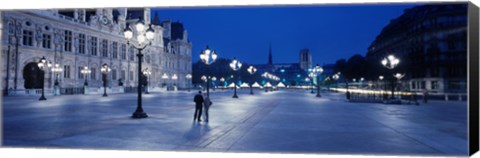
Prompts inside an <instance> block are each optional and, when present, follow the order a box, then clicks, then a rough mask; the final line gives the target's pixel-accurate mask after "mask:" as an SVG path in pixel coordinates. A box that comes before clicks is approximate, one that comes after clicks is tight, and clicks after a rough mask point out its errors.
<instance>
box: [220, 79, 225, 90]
mask: <svg viewBox="0 0 480 158" xmlns="http://www.w3.org/2000/svg"><path fill="white" fill-rule="evenodd" d="M220 82H221V83H222V85H223V88H225V78H223V77H222V78H220Z"/></svg>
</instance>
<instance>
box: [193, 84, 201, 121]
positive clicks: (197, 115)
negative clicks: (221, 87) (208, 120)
mask: <svg viewBox="0 0 480 158" xmlns="http://www.w3.org/2000/svg"><path fill="white" fill-rule="evenodd" d="M193 101H194V102H195V113H194V114H193V121H195V119H197V121H202V120H200V117H201V116H202V104H203V101H204V100H203V96H202V91H198V94H197V95H195V97H194V98H193Z"/></svg>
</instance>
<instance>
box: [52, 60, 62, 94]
mask: <svg viewBox="0 0 480 158" xmlns="http://www.w3.org/2000/svg"><path fill="white" fill-rule="evenodd" d="M62 71H63V69H62V68H61V67H60V66H59V65H58V64H55V66H54V67H52V72H53V75H54V76H55V82H54V85H55V87H54V92H53V94H54V95H57V90H58V89H59V87H58V86H59V85H60V83H59V82H58V75H59V73H60V72H62ZM59 94H60V93H59Z"/></svg>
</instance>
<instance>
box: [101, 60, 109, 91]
mask: <svg viewBox="0 0 480 158" xmlns="http://www.w3.org/2000/svg"><path fill="white" fill-rule="evenodd" d="M100 71H101V72H102V81H103V97H106V96H108V95H107V74H108V72H110V67H108V64H103V65H102V67H101V68H100Z"/></svg>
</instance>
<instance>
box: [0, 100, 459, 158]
mask: <svg viewBox="0 0 480 158" xmlns="http://www.w3.org/2000/svg"><path fill="white" fill-rule="evenodd" d="M232 92H233V91H230V90H228V91H227V90H225V91H222V90H216V91H212V92H211V94H210V95H211V99H212V101H213V105H212V107H211V108H210V120H209V121H210V122H208V123H206V122H200V123H197V122H194V121H193V112H194V103H193V95H194V94H195V93H196V92H194V91H192V92H170V93H166V92H163V93H151V94H146V95H144V97H143V98H144V99H143V101H144V106H143V108H144V110H145V112H146V113H147V114H148V115H149V117H148V118H145V119H132V118H130V116H131V114H132V113H133V112H134V110H135V108H136V103H137V102H136V93H135V94H134V93H131V94H111V95H109V96H108V97H101V96H100V95H98V96H97V95H68V96H50V97H47V98H48V100H46V101H38V100H37V99H38V98H37V97H4V98H3V107H2V108H3V114H2V119H3V146H7V147H34V148H73V149H113V150H142V151H144V150H148V151H151V150H153V151H209V152H255V153H313V154H316V153H318V154H339V153H343V154H374V155H391V154H394V155H432V156H440V155H443V156H452V155H455V156H466V154H467V145H468V141H467V103H466V102H461V101H431V102H429V103H428V104H420V105H419V106H415V105H386V104H377V103H350V102H347V101H346V100H345V99H344V94H341V93H326V92H322V97H321V98H316V97H314V96H315V95H314V94H310V93H309V91H299V90H280V91H275V92H268V93H266V92H264V91H255V95H249V94H248V92H249V91H248V90H240V91H239V99H233V98H232Z"/></svg>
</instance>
